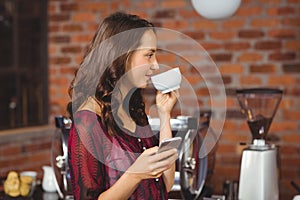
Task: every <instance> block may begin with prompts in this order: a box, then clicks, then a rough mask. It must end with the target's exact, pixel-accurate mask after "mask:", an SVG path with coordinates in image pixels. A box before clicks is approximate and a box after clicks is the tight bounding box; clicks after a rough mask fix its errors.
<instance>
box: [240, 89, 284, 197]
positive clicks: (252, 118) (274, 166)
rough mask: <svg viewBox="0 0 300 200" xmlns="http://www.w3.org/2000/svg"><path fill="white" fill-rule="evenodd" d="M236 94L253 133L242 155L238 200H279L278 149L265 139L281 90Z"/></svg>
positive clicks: (249, 91)
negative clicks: (250, 141)
mask: <svg viewBox="0 0 300 200" xmlns="http://www.w3.org/2000/svg"><path fill="white" fill-rule="evenodd" d="M236 94H237V99H238V102H239V104H240V106H241V109H242V113H243V114H245V115H246V117H247V123H248V126H249V128H250V131H251V134H252V143H251V144H250V145H248V146H247V147H246V148H245V149H244V150H243V152H242V159H241V167H240V178H239V192H238V199H239V200H253V199H255V200H278V199H279V188H278V180H279V170H278V168H279V166H278V148H277V147H276V146H275V145H274V144H269V143H267V142H266V138H267V134H268V131H269V128H270V126H271V123H272V120H273V118H274V115H275V113H276V111H277V108H278V106H279V103H280V101H281V97H282V90H279V89H272V88H250V89H240V90H237V92H236Z"/></svg>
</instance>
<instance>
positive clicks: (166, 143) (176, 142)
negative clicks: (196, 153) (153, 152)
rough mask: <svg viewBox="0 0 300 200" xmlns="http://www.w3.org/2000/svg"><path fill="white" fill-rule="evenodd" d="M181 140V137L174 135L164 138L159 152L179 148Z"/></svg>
mask: <svg viewBox="0 0 300 200" xmlns="http://www.w3.org/2000/svg"><path fill="white" fill-rule="evenodd" d="M181 140H182V138H181V137H173V138H170V139H165V140H163V141H162V142H161V143H160V145H159V148H158V151H157V153H161V152H163V151H167V150H169V149H173V148H175V149H177V150H179V146H180V144H181Z"/></svg>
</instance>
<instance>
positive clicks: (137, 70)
mask: <svg viewBox="0 0 300 200" xmlns="http://www.w3.org/2000/svg"><path fill="white" fill-rule="evenodd" d="M156 42H157V41H156V35H155V33H154V32H153V31H152V30H148V31H146V32H145V33H144V35H143V36H142V38H141V41H140V46H139V47H138V48H137V49H136V50H135V51H134V53H133V54H132V56H131V58H130V62H129V63H128V66H127V71H126V75H127V78H128V79H129V80H130V82H131V84H132V86H133V87H137V88H145V87H146V86H147V84H148V83H149V82H150V77H151V76H152V74H153V72H154V71H155V70H157V69H159V66H158V63H157V60H156V55H155V53H156V48H157V43H156Z"/></svg>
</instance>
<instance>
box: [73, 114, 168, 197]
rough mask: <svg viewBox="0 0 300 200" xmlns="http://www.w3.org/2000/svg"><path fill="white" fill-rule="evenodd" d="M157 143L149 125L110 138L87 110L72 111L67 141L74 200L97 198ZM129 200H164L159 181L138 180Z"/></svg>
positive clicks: (165, 195) (98, 120)
mask: <svg viewBox="0 0 300 200" xmlns="http://www.w3.org/2000/svg"><path fill="white" fill-rule="evenodd" d="M158 143H159V141H158V138H157V136H156V135H155V134H154V133H153V132H152V131H151V128H150V126H149V125H147V126H145V127H140V126H137V128H136V131H135V132H134V133H131V132H127V131H126V132H125V131H124V132H121V133H119V134H118V135H116V136H110V135H109V134H108V133H107V131H106V130H105V128H104V126H103V124H101V120H100V117H99V116H98V115H96V114H95V113H93V112H91V111H87V110H82V111H78V112H76V113H75V115H74V121H73V124H72V127H71V129H70V133H69V141H68V154H69V160H68V162H69V166H70V175H71V182H72V190H73V195H74V198H75V199H78V200H84V199H97V198H98V196H99V194H101V193H102V192H104V191H106V190H107V189H108V188H110V187H111V186H112V185H113V184H114V183H115V182H116V181H117V180H118V179H119V178H120V177H121V176H122V174H123V173H124V172H125V171H126V170H127V169H128V168H129V167H130V165H131V164H132V163H133V162H134V161H135V160H136V159H137V157H138V156H139V155H140V154H141V153H142V152H143V151H144V150H145V149H147V148H150V147H153V146H157V145H158ZM129 199H131V200H146V199H159V200H164V199H168V197H167V191H166V187H165V184H164V182H163V178H162V177H160V178H159V179H146V180H142V181H141V182H140V184H139V185H138V187H137V188H136V190H135V191H134V192H133V194H132V195H131V197H130V198H129Z"/></svg>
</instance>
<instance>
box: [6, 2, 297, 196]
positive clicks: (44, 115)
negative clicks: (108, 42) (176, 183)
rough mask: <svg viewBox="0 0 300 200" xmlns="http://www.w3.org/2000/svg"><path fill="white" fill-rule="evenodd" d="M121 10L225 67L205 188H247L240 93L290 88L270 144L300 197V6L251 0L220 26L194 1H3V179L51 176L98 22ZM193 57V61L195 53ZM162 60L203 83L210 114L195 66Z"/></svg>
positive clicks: (283, 183) (283, 186)
mask: <svg viewBox="0 0 300 200" xmlns="http://www.w3.org/2000/svg"><path fill="white" fill-rule="evenodd" d="M119 10H121V11H126V12H128V13H132V14H137V15H140V16H141V17H144V18H146V19H148V20H149V21H151V22H152V23H154V25H155V26H157V27H162V28H168V29H172V30H176V31H179V32H181V33H183V34H185V35H187V36H189V37H191V38H192V39H193V40H195V41H197V42H198V43H199V44H201V45H202V46H203V48H204V49H205V50H206V51H207V52H208V53H209V55H210V56H211V58H212V60H213V61H214V62H215V64H216V65H217V67H218V69H219V71H220V73H221V76H222V80H223V82H224V85H225V90H226V95H227V98H226V100H227V103H226V105H227V111H226V120H225V124H224V128H223V130H222V135H221V137H220V139H219V141H218V143H217V146H216V147H215V152H214V158H213V159H214V165H213V167H212V168H211V169H210V171H209V173H210V174H209V175H210V176H209V178H208V179H207V182H206V184H208V185H210V186H211V187H212V188H213V189H214V192H215V193H220V194H221V193H222V187H223V183H224V181H225V180H231V181H235V180H238V178H239V167H240V159H241V150H242V148H243V146H242V145H241V144H240V143H249V142H250V141H251V134H250V130H249V128H248V126H247V123H246V120H245V117H244V116H243V115H242V114H241V111H240V107H239V105H238V102H237V99H236V94H235V91H236V89H239V88H249V87H272V88H280V89H282V90H283V92H284V94H283V98H282V101H281V103H280V106H279V109H278V111H277V113H276V115H275V118H274V120H273V123H272V125H271V128H270V133H269V138H268V139H269V141H270V142H272V143H275V144H276V145H278V146H279V147H280V182H279V184H280V197H281V198H280V199H291V198H292V196H294V195H295V194H297V191H296V190H295V189H294V188H293V187H292V186H291V184H290V183H291V181H295V182H296V183H298V184H300V76H299V75H300V1H299V0H243V1H242V3H241V5H240V7H239V8H238V10H237V12H236V13H235V14H234V15H233V16H231V17H229V18H226V19H218V20H209V19H205V18H203V17H202V16H201V15H199V14H198V13H197V12H196V11H195V9H194V8H193V6H192V3H191V1H189V0H152V1H139V0H122V1H117V0H0V177H2V178H4V177H6V176H7V172H8V171H10V170H16V171H22V170H35V171H38V173H39V176H40V177H41V176H42V167H41V166H43V165H49V164H50V151H51V137H52V134H53V133H54V130H55V125H54V117H55V116H57V115H66V105H67V103H68V102H69V101H70V98H69V96H68V92H67V90H68V86H69V84H70V82H71V80H72V78H73V75H74V72H75V70H76V69H77V68H78V66H79V64H80V62H81V59H82V57H83V54H84V52H85V50H86V48H87V45H88V44H89V42H90V40H91V39H92V37H93V34H94V33H95V31H96V29H97V27H98V25H99V23H100V22H101V21H102V19H103V18H104V17H106V16H107V15H109V14H111V13H113V12H115V11H119ZM175 45H176V44H175ZM178 48H184V46H178ZM185 51H186V52H189V53H190V55H191V56H192V55H193V49H185ZM158 61H159V62H162V63H164V64H166V65H169V66H174V65H178V64H180V69H181V70H182V73H183V75H184V76H185V78H187V81H188V82H189V83H190V84H191V85H197V87H196V90H195V91H194V92H195V94H196V95H197V97H198V104H199V107H200V110H210V109H211V105H210V94H209V91H208V89H207V87H206V85H205V83H203V79H202V78H201V76H199V75H197V74H196V75H195V71H194V70H193V67H191V66H189V64H188V63H186V62H182V61H180V60H178V58H177V57H176V55H172V54H168V53H167V54H163V53H162V54H159V53H158ZM208 70H209V69H208ZM216 90H217V88H216ZM151 94H152V92H151V91H148V92H146V95H149V96H151ZM181 94H182V95H183V96H184V91H182V92H181ZM152 101H153V98H147V102H146V103H147V104H149V105H151V104H152V103H153V102H152ZM173 114H174V117H175V116H176V115H177V114H180V111H179V108H177V110H176V109H175V111H174V113H173Z"/></svg>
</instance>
